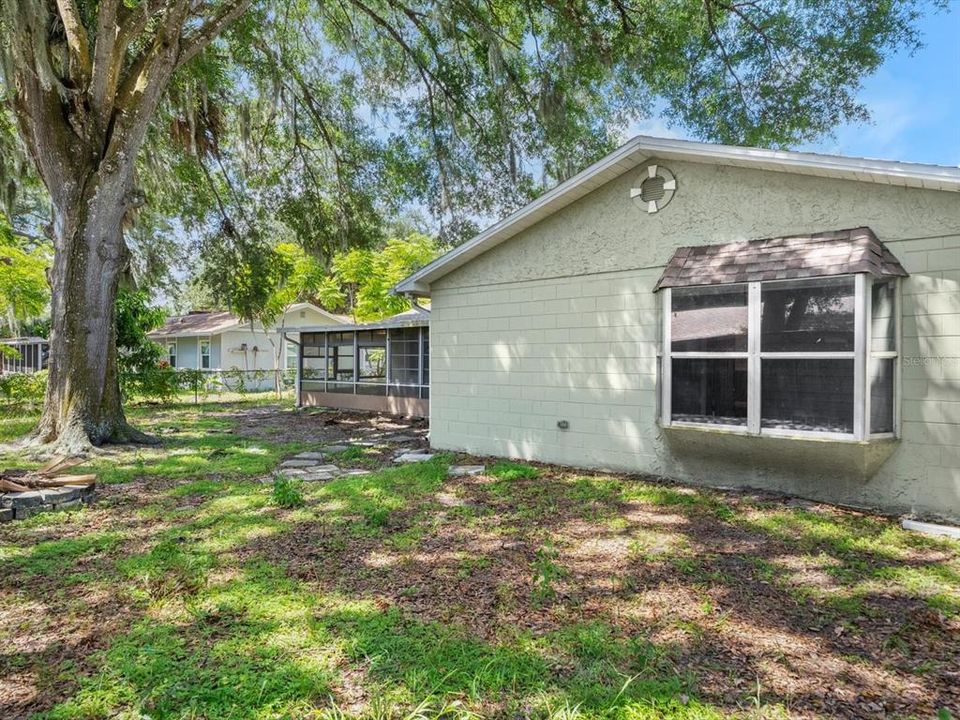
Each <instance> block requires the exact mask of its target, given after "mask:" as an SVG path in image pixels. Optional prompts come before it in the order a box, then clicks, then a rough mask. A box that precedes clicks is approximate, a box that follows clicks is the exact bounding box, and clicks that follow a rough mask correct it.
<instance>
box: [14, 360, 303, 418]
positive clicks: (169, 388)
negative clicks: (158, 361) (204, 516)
mask: <svg viewBox="0 0 960 720" xmlns="http://www.w3.org/2000/svg"><path fill="white" fill-rule="evenodd" d="M296 384H297V372H296V370H191V369H174V368H169V367H166V368H154V369H151V370H148V371H145V372H138V373H121V374H120V389H121V391H122V393H123V396H124V400H125V401H126V402H138V401H149V400H154V401H160V402H168V403H176V402H179V403H184V402H187V403H201V402H205V401H208V400H211V399H215V400H242V399H244V398H250V399H260V398H263V397H265V396H268V395H269V394H271V393H276V392H279V393H280V395H281V397H283V396H284V395H285V394H286V395H287V396H289V394H290V393H293V392H295V390H296ZM45 392H46V373H7V374H4V375H0V408H3V409H5V410H10V409H15V408H19V407H30V406H39V405H40V404H41V403H42V402H43V396H44V393H45Z"/></svg>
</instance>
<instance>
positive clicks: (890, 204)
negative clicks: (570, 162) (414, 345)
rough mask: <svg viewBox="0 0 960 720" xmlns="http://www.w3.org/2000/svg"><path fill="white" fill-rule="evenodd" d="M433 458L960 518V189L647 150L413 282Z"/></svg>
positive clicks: (495, 230)
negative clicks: (423, 311) (426, 366)
mask: <svg viewBox="0 0 960 720" xmlns="http://www.w3.org/2000/svg"><path fill="white" fill-rule="evenodd" d="M397 291H398V292H401V293H405V294H408V295H410V296H417V297H427V296H428V297H430V298H431V309H432V313H431V318H430V332H429V336H430V337H429V339H430V367H431V383H430V427H431V433H430V440H431V444H432V445H433V446H434V447H436V448H438V449H451V450H462V451H468V452H471V453H476V454H489V455H497V456H506V457H514V458H522V459H530V460H540V461H545V462H551V463H560V464H566V465H571V466H577V467H589V468H602V469H610V470H616V471H629V472H638V473H650V474H654V475H660V476H665V477H671V478H677V479H683V480H687V481H692V482H697V483H704V484H710V485H720V486H731V485H735V486H750V487H756V488H761V489H771V490H776V491H783V492H788V493H793V494H797V495H800V496H803V497H807V498H811V499H816V500H824V501H829V502H835V503H841V504H847V505H852V506H863V507H870V508H880V509H883V510H887V511H891V512H916V513H918V514H925V515H936V516H941V517H946V518H952V519H958V518H960V169H958V168H951V167H940V166H931V165H919V164H910V163H899V162H889V161H881V160H868V159H860V158H847V157H838V156H830V155H817V154H810V153H795V152H778V151H770V150H761V149H754V148H742V147H730V146H722V145H711V144H703V143H697V142H689V141H679V140H664V139H659V138H651V137H637V138H635V139H633V140H631V141H630V142H628V143H627V144H625V145H624V146H623V147H621V148H620V149H618V150H616V151H615V152H613V153H612V154H610V155H609V156H608V157H605V158H603V159H602V160H600V161H599V162H597V163H596V164H594V165H592V166H591V167H589V168H587V169H586V170H584V171H583V172H581V173H580V174H578V175H576V176H575V177H573V178H571V179H570V180H568V181H566V182H564V183H562V184H561V185H559V186H557V187H555V188H554V189H552V190H550V191H549V192H547V193H546V194H544V195H543V196H542V197H540V198H538V199H537V200H535V201H534V202H532V203H530V204H529V205H527V206H526V207H524V208H522V209H521V210H519V211H517V212H515V213H514V214H513V215H511V216H509V217H507V218H506V219H504V220H503V221H501V222H499V223H497V224H496V225H494V226H492V227H491V228H489V229H488V230H486V231H485V232H483V233H481V234H480V235H478V236H476V237H475V238H473V239H472V240H470V241H469V242H467V243H465V244H463V245H461V246H459V247H457V248H456V249H454V250H453V251H451V252H449V253H447V254H446V255H444V256H443V257H441V258H439V259H438V260H436V261H435V262H433V263H431V264H430V265H428V266H426V267H424V268H423V269H422V270H420V271H419V272H417V273H416V274H414V275H412V276H411V277H409V278H407V279H406V280H404V281H403V282H402V283H401V284H400V285H398V286H397Z"/></svg>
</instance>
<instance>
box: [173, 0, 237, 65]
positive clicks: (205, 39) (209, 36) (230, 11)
mask: <svg viewBox="0 0 960 720" xmlns="http://www.w3.org/2000/svg"><path fill="white" fill-rule="evenodd" d="M251 2H252V0H232V2H225V3H224V4H223V5H222V6H221V7H220V10H219V12H217V14H216V15H214V16H213V17H211V18H210V19H208V20H207V21H206V22H205V23H204V24H203V25H202V26H201V27H200V29H199V30H197V31H196V32H195V33H193V34H192V35H190V36H189V37H185V38H184V39H183V42H182V49H181V50H180V57H179V58H178V60H177V67H181V66H183V65H185V64H186V63H188V62H190V61H191V60H193V58H195V57H196V56H197V55H198V54H199V53H201V52H202V51H203V49H204V48H205V47H207V45H209V44H210V43H211V42H213V40H214V39H215V38H216V37H217V36H218V35H220V33H222V32H223V31H224V29H226V28H227V27H228V26H229V25H231V24H233V23H234V22H236V20H238V19H239V18H240V16H241V15H243V13H245V12H246V11H247V9H248V8H249V7H250V3H251Z"/></svg>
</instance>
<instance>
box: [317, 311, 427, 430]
mask: <svg viewBox="0 0 960 720" xmlns="http://www.w3.org/2000/svg"><path fill="white" fill-rule="evenodd" d="M429 324H430V312H429V311H428V310H426V309H424V308H421V307H415V308H413V309H412V310H408V311H407V312H404V313H400V314H398V315H394V316H392V317H388V318H386V319H384V320H379V321H377V322H370V323H364V324H362V325H341V326H325V327H303V328H301V329H300V342H301V345H302V355H303V357H302V361H301V362H302V363H303V364H302V366H301V367H300V373H299V378H300V388H299V392H298V398H299V404H300V405H307V406H310V405H320V406H325V407H338V408H353V409H357V410H376V411H381V412H390V413H394V414H397V415H413V416H418V417H426V416H427V415H428V414H429V412H430V401H429V397H430V328H429ZM355 359H356V360H357V361H355Z"/></svg>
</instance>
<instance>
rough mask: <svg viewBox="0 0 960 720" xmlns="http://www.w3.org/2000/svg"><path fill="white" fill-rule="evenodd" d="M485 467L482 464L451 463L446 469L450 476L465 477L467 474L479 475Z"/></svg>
mask: <svg viewBox="0 0 960 720" xmlns="http://www.w3.org/2000/svg"><path fill="white" fill-rule="evenodd" d="M484 470H486V467H485V466H483V465H451V466H450V469H449V470H447V475H449V476H450V477H465V476H468V475H480V474H482V473H483V471H484Z"/></svg>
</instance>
